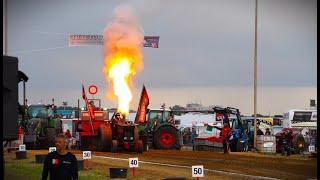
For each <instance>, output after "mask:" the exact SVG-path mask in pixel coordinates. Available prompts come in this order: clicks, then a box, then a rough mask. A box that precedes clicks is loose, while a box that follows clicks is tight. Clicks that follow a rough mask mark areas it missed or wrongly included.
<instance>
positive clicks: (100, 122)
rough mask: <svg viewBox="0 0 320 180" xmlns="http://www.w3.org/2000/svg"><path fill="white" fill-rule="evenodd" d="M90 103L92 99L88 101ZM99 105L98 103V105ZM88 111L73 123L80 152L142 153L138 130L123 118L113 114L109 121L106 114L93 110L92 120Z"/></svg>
mask: <svg viewBox="0 0 320 180" xmlns="http://www.w3.org/2000/svg"><path fill="white" fill-rule="evenodd" d="M88 100H89V101H90V102H91V103H92V102H93V101H92V99H88ZM99 104H100V103H99ZM90 113H91V112H90V111H88V110H86V111H82V112H81V119H80V120H79V121H76V123H75V131H76V132H78V133H79V138H80V146H81V150H91V151H111V152H117V151H118V150H120V149H123V150H129V151H136V152H142V151H143V144H142V141H141V140H139V134H138V128H137V126H136V125H134V124H133V123H132V122H128V121H125V117H124V116H123V115H122V114H121V113H118V112H116V111H115V112H114V114H113V116H112V118H111V119H109V117H108V114H109V113H108V112H107V111H103V110H102V109H101V108H100V105H99V108H96V107H94V108H93V114H94V118H92V117H91V116H90Z"/></svg>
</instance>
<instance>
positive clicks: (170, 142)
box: [154, 126, 181, 149]
mask: <svg viewBox="0 0 320 180" xmlns="http://www.w3.org/2000/svg"><path fill="white" fill-rule="evenodd" d="M154 145H155V147H156V148H157V149H180V148H181V146H180V138H179V131H178V130H177V129H176V128H174V127H172V126H162V127H160V128H159V129H158V130H157V131H156V132H155V135H154Z"/></svg>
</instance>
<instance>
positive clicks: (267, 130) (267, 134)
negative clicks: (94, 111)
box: [264, 128, 271, 136]
mask: <svg viewBox="0 0 320 180" xmlns="http://www.w3.org/2000/svg"><path fill="white" fill-rule="evenodd" d="M264 134H265V135H266V136H270V135H271V132H270V129H269V128H267V129H266V133H264Z"/></svg>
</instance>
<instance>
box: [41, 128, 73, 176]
mask: <svg viewBox="0 0 320 180" xmlns="http://www.w3.org/2000/svg"><path fill="white" fill-rule="evenodd" d="M55 145H56V150H57V151H53V152H51V153H49V154H48V155H47V157H46V159H45V161H44V164H43V170H42V180H47V178H48V173H50V180H77V179H78V165H77V158H76V157H75V155H73V154H72V153H71V152H67V150H66V147H67V139H66V137H65V136H64V135H63V134H59V135H58V136H57V137H56V139H55Z"/></svg>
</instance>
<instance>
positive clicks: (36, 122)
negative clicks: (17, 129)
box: [21, 104, 62, 149]
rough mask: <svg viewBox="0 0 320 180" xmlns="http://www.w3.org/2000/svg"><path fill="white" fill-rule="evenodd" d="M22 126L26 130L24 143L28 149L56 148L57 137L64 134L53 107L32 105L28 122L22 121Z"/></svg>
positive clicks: (28, 114) (29, 109) (29, 108)
mask: <svg viewBox="0 0 320 180" xmlns="http://www.w3.org/2000/svg"><path fill="white" fill-rule="evenodd" d="M21 126H22V127H23V129H24V139H23V141H24V143H25V144H26V146H27V148H28V149H43V148H48V147H51V146H55V142H54V138H55V136H56V135H57V134H59V133H62V122H61V120H60V119H59V118H57V117H56V116H55V113H54V108H53V107H52V105H44V104H36V105H30V106H29V107H28V108H27V120H22V121H21Z"/></svg>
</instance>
